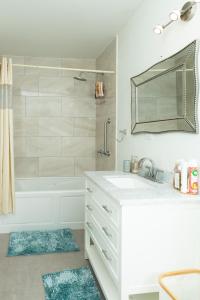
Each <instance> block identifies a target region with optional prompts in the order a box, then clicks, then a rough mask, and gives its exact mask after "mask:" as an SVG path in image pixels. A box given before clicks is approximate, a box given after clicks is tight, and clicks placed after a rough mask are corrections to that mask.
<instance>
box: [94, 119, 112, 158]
mask: <svg viewBox="0 0 200 300" xmlns="http://www.w3.org/2000/svg"><path fill="white" fill-rule="evenodd" d="M110 123H111V119H110V118H108V119H107V120H106V121H105V122H104V146H103V149H100V150H98V151H97V153H99V154H102V155H105V156H110V155H111V153H110V151H109V150H108V125H109V124H110Z"/></svg>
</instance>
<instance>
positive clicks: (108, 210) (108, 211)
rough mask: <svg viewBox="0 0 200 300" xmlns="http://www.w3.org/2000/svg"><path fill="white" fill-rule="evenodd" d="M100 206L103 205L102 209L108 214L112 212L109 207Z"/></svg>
mask: <svg viewBox="0 0 200 300" xmlns="http://www.w3.org/2000/svg"><path fill="white" fill-rule="evenodd" d="M102 207H103V209H104V210H105V211H106V212H107V213H108V214H112V210H110V209H109V208H108V206H106V205H102Z"/></svg>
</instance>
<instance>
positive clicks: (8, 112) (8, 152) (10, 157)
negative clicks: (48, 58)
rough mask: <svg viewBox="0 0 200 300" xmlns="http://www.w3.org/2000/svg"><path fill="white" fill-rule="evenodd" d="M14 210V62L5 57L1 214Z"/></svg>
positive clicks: (0, 68) (0, 79)
mask: <svg viewBox="0 0 200 300" xmlns="http://www.w3.org/2000/svg"><path fill="white" fill-rule="evenodd" d="M14 209H15V178H14V150H13V110H12V61H11V59H7V58H5V57H3V58H2V62H1V65H0V213H1V214H8V213H12V212H13V211H14Z"/></svg>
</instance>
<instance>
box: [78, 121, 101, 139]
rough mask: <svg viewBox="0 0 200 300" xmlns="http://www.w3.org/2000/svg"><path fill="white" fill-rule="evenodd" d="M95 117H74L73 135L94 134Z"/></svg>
mask: <svg viewBox="0 0 200 300" xmlns="http://www.w3.org/2000/svg"><path fill="white" fill-rule="evenodd" d="M95 134H96V118H75V119H74V136H95Z"/></svg>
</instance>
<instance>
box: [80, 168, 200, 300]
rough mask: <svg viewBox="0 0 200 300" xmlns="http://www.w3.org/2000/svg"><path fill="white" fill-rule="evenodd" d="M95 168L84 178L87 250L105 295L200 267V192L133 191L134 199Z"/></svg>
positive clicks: (125, 294)
mask: <svg viewBox="0 0 200 300" xmlns="http://www.w3.org/2000/svg"><path fill="white" fill-rule="evenodd" d="M94 173H98V172H93V173H92V172H91V173H89V172H88V173H87V179H86V196H85V255H86V258H88V259H89V261H90V263H91V265H92V267H93V270H94V272H95V274H96V276H97V278H98V281H99V283H100V285H101V288H102V290H103V292H104V295H105V297H106V299H108V300H128V299H129V296H130V295H132V298H131V299H134V295H137V294H144V293H151V292H158V291H159V286H158V276H159V274H160V273H162V272H166V271H171V270H176V269H185V268H197V267H198V268H199V267H200V199H199V200H198V199H197V198H198V197H197V198H196V200H195V201H194V200H191V203H190V202H189V201H184V199H182V198H181V199H182V200H177V199H175V200H174V201H173V199H162V197H161V198H160V199H159V197H158V196H157V199H155V198H153V197H152V195H151V197H150V198H151V199H149V200H148V199H147V201H144V199H142V198H141V199H135V196H134V193H133V199H132V201H131V199H130V191H124V193H122V192H121V193H120V192H119V197H116V190H115V189H113V188H111V189H110V190H109V189H108V186H107V188H106V189H104V184H103V180H99V182H98V180H97V179H96V180H95V178H94V180H93V174H94ZM96 178H97V177H96ZM98 178H100V177H98ZM127 197H128V198H129V200H128V201H127V199H126V198H127ZM117 198H118V199H117ZM119 199H121V201H119ZM193 199H194V198H193ZM125 200H126V201H125Z"/></svg>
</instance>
